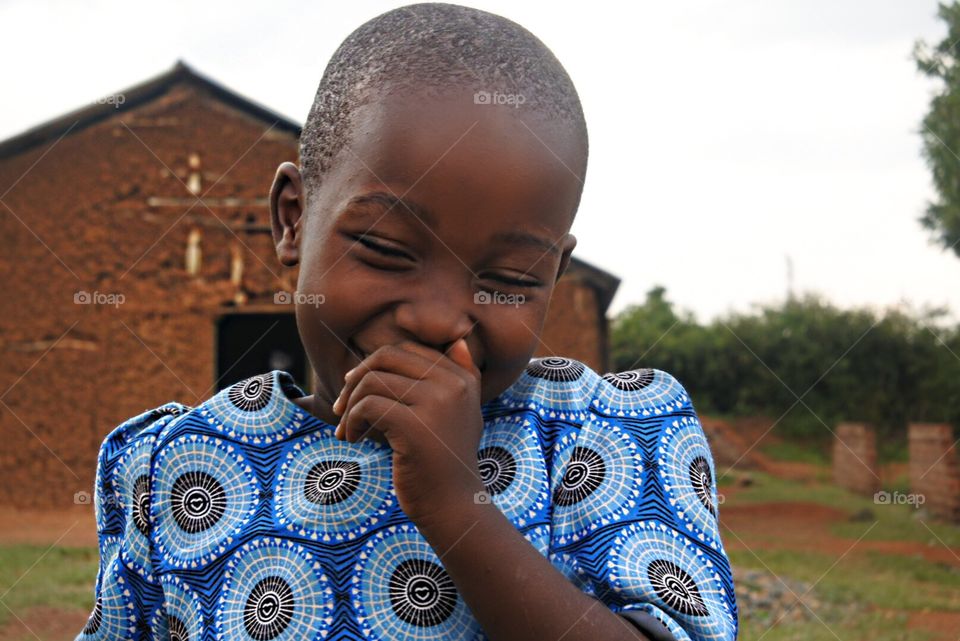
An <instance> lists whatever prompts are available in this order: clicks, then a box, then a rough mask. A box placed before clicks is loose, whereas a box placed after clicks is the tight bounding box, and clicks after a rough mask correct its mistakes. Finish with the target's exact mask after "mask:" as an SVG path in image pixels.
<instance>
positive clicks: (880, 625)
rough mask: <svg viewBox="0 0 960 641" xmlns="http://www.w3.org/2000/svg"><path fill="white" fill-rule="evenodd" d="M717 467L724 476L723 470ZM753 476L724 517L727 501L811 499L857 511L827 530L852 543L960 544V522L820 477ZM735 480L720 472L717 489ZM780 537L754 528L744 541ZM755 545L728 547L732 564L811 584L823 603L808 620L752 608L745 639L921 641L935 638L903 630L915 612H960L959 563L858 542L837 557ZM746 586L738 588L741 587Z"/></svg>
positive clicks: (743, 625)
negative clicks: (778, 617) (769, 615)
mask: <svg viewBox="0 0 960 641" xmlns="http://www.w3.org/2000/svg"><path fill="white" fill-rule="evenodd" d="M720 472H721V474H722V470H721V471H720ZM749 475H750V478H751V479H752V481H753V483H752V485H749V486H746V487H742V488H739V489H738V490H737V491H736V493H731V495H730V497H729V498H728V499H727V500H726V501H725V503H724V504H723V506H722V507H721V508H720V513H721V516H722V515H723V508H724V507H729V506H735V505H749V504H757V503H766V502H778V503H779V502H798V501H803V502H813V503H817V504H820V505H824V506H828V507H831V508H834V509H836V510H839V511H841V512H843V513H846V514H847V515H848V516H850V517H855V518H851V519H848V520H841V521H839V522H835V523H832V524H831V525H830V531H829V532H827V533H825V534H828V535H832V536H835V537H841V538H845V539H848V540H849V541H850V543H851V545H852V544H853V543H854V542H855V541H856V540H858V539H860V538H861V537H863V538H862V540H865V541H912V542H919V543H923V544H926V545H930V546H946V547H947V548H949V549H952V550H960V527H958V526H956V525H952V524H948V523H942V522H938V521H935V520H933V519H932V518H931V517H929V516H928V515H926V514H925V512H923V511H918V510H916V509H915V508H913V507H910V506H907V505H886V504H876V503H874V501H873V498H872V497H863V496H859V495H856V494H852V493H850V492H847V491H845V490H842V489H840V488H836V487H833V486H831V485H829V484H826V483H822V482H809V483H802V482H797V481H790V480H784V479H780V478H777V477H773V476H770V475H768V474H764V473H761V472H754V471H751V472H750V474H749ZM735 483H736V475H734V474H727V475H723V476H721V481H720V486H721V489H720V492H721V493H723V488H729V487H731V486H733V485H734V484H735ZM897 483H899V480H898V481H897ZM887 489H888V490H892V489H894V488H887ZM897 489H898V490H899V491H903V489H902V488H899V487H898V488H897ZM865 532H866V534H864V533H865ZM740 536H741V537H742V536H743V535H742V534H741V535H740ZM777 538H778V535H777V533H776V532H769V533H762V534H756V533H753V534H752V536H751V537H750V538H744V542H745V543H746V544H747V545H748V546H750V547H751V548H753V544H754V543H757V544H760V543H762V542H763V541H776V540H777ZM734 540H735V539H733V538H731V539H730V541H734ZM736 547H739V546H736ZM754 550H755V551H756V555H755V554H754V553H753V552H750V551H749V550H740V549H737V550H729V551H728V554H729V557H730V561H731V563H732V565H733V566H734V567H735V568H738V569H740V570H744V569H754V570H762V571H765V572H772V573H773V574H774V575H776V576H778V577H783V578H784V579H787V580H791V579H792V580H799V581H803V582H805V583H806V584H808V585H814V588H813V590H812V595H813V596H814V598H815V599H816V600H817V602H818V603H819V606H817V607H815V612H816V617H811V619H810V620H807V621H805V622H782V623H779V624H777V625H775V626H773V627H771V626H772V625H773V621H768V620H765V619H764V613H763V612H755V613H753V615H752V616H750V617H744V616H741V631H740V638H741V639H744V640H746V639H750V640H755V639H759V638H761V637H762V638H763V640H764V641H788V640H790V641H792V640H796V641H800V640H803V641H814V640H817V641H819V640H820V639H823V640H825V641H826V640H834V641H836V639H837V638H838V637H839V638H840V639H844V640H847V639H850V640H853V639H871V641H893V640H895V639H906V638H909V639H918V640H923V639H926V638H930V636H929V635H928V634H927V633H925V632H924V631H922V630H909V631H907V630H906V623H907V620H908V618H909V615H910V613H911V612H924V611H928V610H935V611H949V612H960V567H958V564H947V563H939V562H935V561H930V560H927V559H924V558H923V557H921V556H920V555H911V556H908V555H897V554H885V553H881V552H878V551H876V550H858V549H856V548H853V549H852V550H851V551H850V552H849V553H848V554H846V555H843V556H842V557H839V558H838V557H837V556H836V555H830V554H823V553H819V552H811V551H806V550H800V549H789V550H783V549H770V548H763V546H762V545H757V547H756V548H754ZM958 554H960V552H958ZM744 587H745V586H743V585H740V586H738V592H739V591H740V590H741V589H743V588H744ZM807 598H808V597H805V598H804V600H807ZM799 607H802V606H799ZM817 617H819V619H818V618H817Z"/></svg>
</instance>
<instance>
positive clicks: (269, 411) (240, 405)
mask: <svg viewBox="0 0 960 641" xmlns="http://www.w3.org/2000/svg"><path fill="white" fill-rule="evenodd" d="M288 379H289V380H288ZM285 383H286V384H287V385H293V377H292V376H290V375H289V374H287V373H286V372H282V371H280V370H274V371H273V372H270V373H268V374H260V375H258V376H253V377H251V378H248V379H245V380H242V381H239V382H237V383H234V384H233V385H231V386H230V387H227V388H226V389H223V390H221V391H220V392H219V393H217V394H216V395H215V396H213V397H212V398H211V399H210V400H208V401H207V402H206V403H204V404H203V406H201V407H202V409H200V412H199V414H200V415H201V417H202V418H203V419H206V421H207V423H208V424H210V425H212V426H213V427H214V428H215V429H217V430H218V431H220V432H222V433H223V434H226V435H227V436H230V437H231V438H236V439H237V440H239V441H240V442H242V443H248V444H251V445H269V444H271V443H275V442H277V441H279V440H281V439H283V438H286V437H288V436H291V435H293V434H294V433H295V432H296V431H297V430H299V428H300V426H301V425H302V424H303V422H304V420H306V419H307V414H306V413H305V412H304V411H303V410H302V409H301V408H300V406H298V405H297V404H296V403H294V402H293V401H291V400H290V399H288V398H287V397H286V396H285V395H284V392H283V387H284V384H285ZM317 420H319V419H317Z"/></svg>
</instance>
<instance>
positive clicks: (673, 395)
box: [597, 368, 687, 416]
mask: <svg viewBox="0 0 960 641" xmlns="http://www.w3.org/2000/svg"><path fill="white" fill-rule="evenodd" d="M602 381H603V382H602V383H601V384H600V385H599V386H598V387H597V403H598V404H599V405H600V406H601V407H602V408H603V409H605V410H608V411H610V412H612V413H614V414H617V415H619V416H627V415H629V416H656V415H660V414H663V413H664V412H667V411H671V410H673V409H680V408H681V407H682V406H683V403H684V402H685V401H686V400H687V393H686V390H684V389H683V386H682V385H680V383H679V382H678V381H677V379H675V378H674V377H673V376H671V375H670V374H668V373H667V372H664V371H662V370H659V369H650V368H642V369H637V370H630V371H627V372H618V373H607V374H604V375H603V376H602Z"/></svg>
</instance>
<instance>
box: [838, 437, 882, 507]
mask: <svg viewBox="0 0 960 641" xmlns="http://www.w3.org/2000/svg"><path fill="white" fill-rule="evenodd" d="M835 434H836V438H835V439H834V442H833V481H834V483H836V484H837V485H839V486H840V487H842V488H845V489H847V490H850V491H852V492H856V493H858V494H868V495H872V494H873V493H874V492H876V491H877V490H879V489H880V477H879V475H878V474H877V437H876V432H875V431H874V429H873V427H872V426H870V425H867V424H866V423H841V424H840V425H838V426H837V430H836V432H835Z"/></svg>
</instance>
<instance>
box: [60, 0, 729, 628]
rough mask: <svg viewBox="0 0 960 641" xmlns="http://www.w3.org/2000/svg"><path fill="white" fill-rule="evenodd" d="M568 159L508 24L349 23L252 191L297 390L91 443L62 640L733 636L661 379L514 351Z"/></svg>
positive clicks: (565, 225) (709, 506) (450, 14)
mask: <svg viewBox="0 0 960 641" xmlns="http://www.w3.org/2000/svg"><path fill="white" fill-rule="evenodd" d="M587 150H588V144H587V131H586V125H585V122H584V118H583V114H582V111H581V107H580V102H579V98H578V96H577V93H576V90H575V88H574V86H573V84H572V82H571V81H570V78H569V77H568V75H567V74H566V72H565V71H564V69H563V67H562V66H561V65H560V63H559V62H558V61H557V60H556V58H555V57H554V56H553V54H552V53H551V52H550V51H549V49H547V48H546V46H544V45H543V43H541V42H540V41H539V40H538V39H537V38H536V37H535V36H533V35H532V34H530V33H529V32H528V31H527V30H525V29H524V28H523V27H521V26H519V25H517V24H515V23H513V22H511V21H509V20H506V19H504V18H502V17H499V16H496V15H493V14H489V13H485V12H482V11H478V10H475V9H470V8H466V7H460V6H457V5H447V4H418V5H411V6H408V7H402V8H400V9H396V10H394V11H390V12H388V13H385V14H383V15H381V16H378V17H376V18H374V19H372V20H370V21H369V22H367V23H366V24H364V25H362V26H361V27H360V28H358V29H357V30H356V31H354V32H353V33H352V34H351V35H350V36H349V37H348V38H347V39H346V40H345V41H344V42H343V44H342V45H341V46H340V48H339V49H338V50H337V51H336V53H334V55H333V58H332V59H331V61H330V62H329V64H328V66H327V69H326V71H325V73H324V76H323V79H322V80H321V82H320V86H319V89H318V91H317V95H316V99H315V101H314V104H313V107H312V109H311V110H310V114H309V117H308V119H307V123H306V125H305V126H304V128H303V132H302V135H301V154H300V162H301V165H300V167H297V166H296V165H294V164H292V163H284V164H283V165H281V166H280V167H279V169H278V170H277V174H276V177H275V180H274V183H273V187H272V189H271V192H270V204H271V213H272V225H273V236H274V240H275V243H276V249H277V254H278V257H279V260H280V262H281V263H282V264H283V265H286V266H290V267H293V266H298V267H299V281H298V285H297V290H298V292H297V293H298V294H300V295H301V296H297V297H296V300H297V306H296V318H297V326H298V329H299V333H300V336H301V339H302V342H303V345H304V347H305V349H306V353H307V356H308V358H309V361H310V363H311V366H312V367H313V370H314V373H315V375H316V380H317V390H316V393H315V394H314V395H312V396H307V395H305V393H304V392H303V391H302V390H301V389H300V388H299V387H297V386H296V384H295V383H294V381H293V378H292V377H291V376H290V374H289V373H287V372H284V371H281V370H274V371H272V372H268V373H264V374H262V375H260V376H256V377H253V378H250V379H247V380H245V381H241V382H239V383H236V384H235V385H232V386H231V387H229V388H227V389H225V390H223V391H221V392H220V393H218V394H217V395H215V396H214V397H213V398H211V399H209V400H207V401H206V402H204V403H202V404H200V405H199V406H197V407H187V406H184V405H181V404H179V403H168V404H166V405H163V406H160V407H158V408H155V409H153V410H150V411H148V412H145V413H144V414H142V415H140V416H137V417H134V418H131V419H130V420H128V421H126V422H125V423H123V424H122V425H120V426H118V427H117V428H115V429H114V430H113V431H112V432H111V433H110V434H109V435H108V436H107V437H106V439H105V441H104V443H103V445H102V447H101V450H100V455H99V460H98V466H97V478H96V487H95V495H96V500H95V508H96V519H97V526H98V533H99V538H100V571H99V573H98V576H97V582H96V588H95V590H96V599H97V600H96V605H95V607H94V611H93V614H92V615H91V617H90V620H89V622H88V624H87V626H86V628H85V629H84V631H83V632H82V633H81V634H80V635H79V636H78V637H77V638H78V639H110V640H116V639H175V640H177V641H180V640H184V639H190V640H191V641H192V640H197V641H200V640H201V639H230V640H233V639H237V640H246V639H250V640H256V641H267V640H273V639H278V640H291V641H292V640H296V641H305V640H317V639H383V640H391V641H393V640H400V639H416V640H427V639H437V640H441V639H443V640H447V639H458V640H460V639H463V640H468V639H490V640H492V641H508V640H509V641H514V640H515V641H519V640H525V641H542V640H547V641H553V640H559V639H563V640H564V641H581V640H590V641H597V640H609V641H613V640H618V639H645V638H648V639H656V640H664V639H676V640H679V641H682V640H686V639H691V640H707V639H711V640H719V641H730V640H733V639H735V638H736V634H737V607H736V602H735V599H734V593H733V581H732V575H731V570H730V565H729V562H728V559H727V556H726V553H725V551H724V548H723V544H722V541H721V539H720V534H719V529H718V521H717V518H718V510H717V505H718V501H717V491H716V484H715V478H716V477H715V470H714V463H713V459H712V456H711V454H710V450H709V447H708V444H707V441H706V439H705V437H704V433H703V430H702V428H701V425H700V423H699V421H698V418H697V415H696V412H695V411H694V408H693V405H692V402H691V400H690V398H689V396H688V395H687V394H686V392H685V390H684V388H683V387H682V386H681V385H680V383H678V382H677V381H676V380H675V379H674V378H673V377H671V376H670V375H669V374H667V373H665V372H662V371H659V370H655V369H647V368H641V369H636V370H631V371H626V372H619V373H611V374H604V375H602V376H601V375H599V374H597V373H596V372H594V371H593V370H591V369H590V368H589V367H587V366H586V365H584V364H583V363H580V362H578V361H576V360H573V359H568V358H561V357H550V358H538V359H531V357H532V355H533V353H534V351H535V350H536V349H537V348H538V346H540V345H541V341H540V333H541V330H542V328H543V324H544V319H545V318H546V314H547V310H548V305H549V302H550V297H551V293H552V292H553V288H554V287H555V285H556V283H557V281H558V279H559V278H560V276H561V275H562V274H563V272H564V270H565V269H566V267H567V265H568V263H569V260H570V255H571V252H572V251H573V249H574V247H575V246H576V239H575V238H574V236H573V235H571V234H570V229H571V225H572V223H573V221H574V217H575V214H576V212H577V208H578V205H579V201H580V195H581V192H582V189H583V178H584V175H585V172H586V165H587ZM302 295H322V299H321V300H323V303H322V304H312V301H315V300H318V297H316V296H302ZM305 301H311V302H305ZM557 313H563V310H557ZM545 347H546V348H547V349H548V350H549V346H545Z"/></svg>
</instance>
